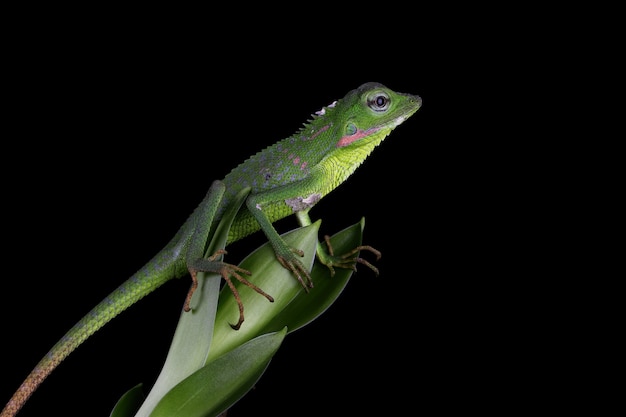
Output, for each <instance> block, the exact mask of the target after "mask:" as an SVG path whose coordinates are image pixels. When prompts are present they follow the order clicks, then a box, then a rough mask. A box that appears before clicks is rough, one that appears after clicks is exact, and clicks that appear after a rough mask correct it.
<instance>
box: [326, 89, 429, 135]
mask: <svg viewBox="0 0 626 417" xmlns="http://www.w3.org/2000/svg"><path fill="white" fill-rule="evenodd" d="M421 105H422V99H421V98H420V97H418V96H415V95H411V94H404V93H397V92H394V91H392V90H390V89H389V88H387V87H385V86H384V85H382V84H379V83H366V84H363V85H361V86H360V87H359V88H357V89H355V90H352V91H350V92H349V93H348V94H347V95H346V96H345V97H344V98H343V99H342V100H340V101H339V102H338V103H337V106H338V107H341V108H343V109H344V110H343V111H339V112H336V114H339V115H343V117H340V119H339V120H337V122H338V123H337V124H336V126H335V128H336V129H342V131H341V132H340V134H339V135H338V137H339V140H338V142H337V147H344V146H350V145H352V144H356V143H358V142H365V143H373V144H374V146H375V145H377V144H378V143H380V142H381V141H382V140H383V139H384V138H385V137H386V136H387V135H388V134H389V133H390V132H391V131H392V130H393V129H394V128H395V127H397V126H398V125H400V124H401V123H402V122H404V121H405V120H406V119H408V118H409V117H411V116H412V115H413V114H414V113H415V112H416V111H417V110H418V109H419V108H420V107H421Z"/></svg>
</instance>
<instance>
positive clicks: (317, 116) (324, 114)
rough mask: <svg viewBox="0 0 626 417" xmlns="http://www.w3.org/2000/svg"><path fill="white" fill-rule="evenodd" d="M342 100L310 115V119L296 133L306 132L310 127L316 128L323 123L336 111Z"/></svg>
mask: <svg viewBox="0 0 626 417" xmlns="http://www.w3.org/2000/svg"><path fill="white" fill-rule="evenodd" d="M341 101H342V100H335V101H333V102H332V103H330V104H329V105H327V106H324V107H322V108H321V109H320V110H318V111H316V112H315V113H313V114H312V115H311V118H310V119H307V121H306V122H304V123H303V124H302V126H301V127H300V129H299V130H298V132H296V133H302V132H304V131H306V130H308V129H309V128H311V127H314V126H317V125H318V124H320V123H323V122H324V121H325V120H326V119H327V118H328V117H329V116H330V115H332V114H333V113H334V112H336V111H337V110H336V109H337V106H338V105H339V104H340V103H341Z"/></svg>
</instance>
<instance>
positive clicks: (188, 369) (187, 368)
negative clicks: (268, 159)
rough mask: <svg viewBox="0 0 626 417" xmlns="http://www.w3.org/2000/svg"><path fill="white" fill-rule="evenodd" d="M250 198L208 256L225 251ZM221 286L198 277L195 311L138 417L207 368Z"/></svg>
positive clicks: (184, 321)
mask: <svg viewBox="0 0 626 417" xmlns="http://www.w3.org/2000/svg"><path fill="white" fill-rule="evenodd" d="M246 195H247V190H246V191H244V192H242V193H240V194H239V195H238V196H237V197H236V198H235V199H234V203H233V204H232V205H231V207H230V208H229V210H228V211H227V212H225V213H224V216H223V217H222V220H221V221H220V223H219V225H218V228H217V230H216V231H215V233H214V234H213V238H212V239H211V242H210V244H209V246H208V249H207V253H206V255H207V256H210V255H212V254H213V253H215V251H216V250H218V249H221V248H223V247H224V245H225V243H226V239H227V238H228V231H229V229H230V225H231V224H232V221H233V219H234V218H235V215H236V214H237V212H238V211H239V208H240V207H241V204H243V201H244V200H245V197H246ZM220 284H221V276H220V275H219V274H214V273H210V274H209V273H207V274H205V273H199V274H198V288H197V290H196V291H195V293H194V297H193V299H192V308H193V310H192V311H190V312H184V311H182V312H181V315H180V320H179V322H178V326H177V327H176V331H175V333H174V337H173V339H172V344H171V345H170V350H169V352H168V354H167V357H166V359H165V364H164V365H163V369H162V370H161V373H160V374H159V376H158V378H157V380H156V382H155V384H154V386H153V387H152V389H151V391H150V393H149V394H148V396H147V397H146V400H145V401H144V403H143V405H142V406H141V408H140V409H139V411H138V412H137V415H136V416H137V417H147V416H149V415H150V412H151V411H152V409H153V408H154V407H155V406H156V404H157V403H158V402H159V401H160V400H161V398H162V397H163V395H165V394H166V393H167V392H168V391H169V390H170V389H171V388H172V387H173V386H174V385H176V384H177V383H179V382H180V381H182V380H183V379H185V378H186V377H188V376H189V375H190V374H192V373H193V372H195V371H196V370H198V369H200V368H201V367H202V366H203V365H204V363H205V359H206V357H207V354H208V350H209V346H210V345H211V336H212V334H213V324H214V321H215V309H216V306H217V299H218V296H219V291H220Z"/></svg>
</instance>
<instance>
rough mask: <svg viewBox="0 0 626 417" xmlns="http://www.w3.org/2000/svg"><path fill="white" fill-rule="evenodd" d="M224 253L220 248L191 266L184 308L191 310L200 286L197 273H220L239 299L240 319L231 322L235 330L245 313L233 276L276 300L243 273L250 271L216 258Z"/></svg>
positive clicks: (237, 299)
mask: <svg viewBox="0 0 626 417" xmlns="http://www.w3.org/2000/svg"><path fill="white" fill-rule="evenodd" d="M223 254H226V251H225V250H224V249H219V250H218V251H216V252H215V253H214V254H213V255H212V256H211V257H209V258H208V259H200V260H197V261H196V262H195V263H194V266H192V267H190V268H189V273H190V275H191V279H192V283H191V288H190V289H189V292H188V293H187V298H186V299H185V306H184V310H185V311H186V312H188V311H190V310H191V306H190V303H191V298H192V296H193V293H194V292H195V290H196V289H197V288H198V279H197V276H196V275H197V273H198V272H199V271H205V272H216V273H219V274H220V275H221V276H222V278H223V279H224V281H225V282H226V285H228V288H229V289H230V291H231V292H232V293H233V296H234V297H235V300H236V301H237V306H238V307H239V320H238V321H237V323H236V324H231V325H230V326H231V327H232V328H233V329H235V330H239V328H240V327H241V324H242V323H243V321H244V314H243V312H244V308H243V302H242V300H241V296H240V295H239V291H238V290H237V288H236V287H235V285H234V283H233V281H232V279H231V277H234V278H235V279H236V280H237V281H239V282H240V283H242V284H243V285H245V286H246V287H249V288H251V289H253V290H254V291H256V292H257V293H258V294H260V295H262V296H263V297H265V298H267V299H268V301H270V302H272V303H273V302H274V298H273V297H272V296H271V295H269V294H267V293H266V292H265V291H263V290H262V289H261V288H259V287H258V286H256V285H254V284H253V283H251V282H250V281H248V280H247V279H246V278H244V277H243V276H242V275H251V272H250V271H248V270H246V269H243V268H240V267H238V266H236V265H232V264H229V263H226V262H222V261H216V259H217V258H218V257H219V256H220V255H223Z"/></svg>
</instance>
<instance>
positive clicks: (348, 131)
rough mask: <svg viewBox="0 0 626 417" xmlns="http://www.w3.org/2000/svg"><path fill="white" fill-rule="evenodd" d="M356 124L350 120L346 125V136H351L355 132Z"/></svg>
mask: <svg viewBox="0 0 626 417" xmlns="http://www.w3.org/2000/svg"><path fill="white" fill-rule="evenodd" d="M357 130H358V129H357V128H356V125H355V124H354V123H352V122H350V123H348V124H347V125H346V136H352V135H354V134H355V133H356V132H357Z"/></svg>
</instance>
